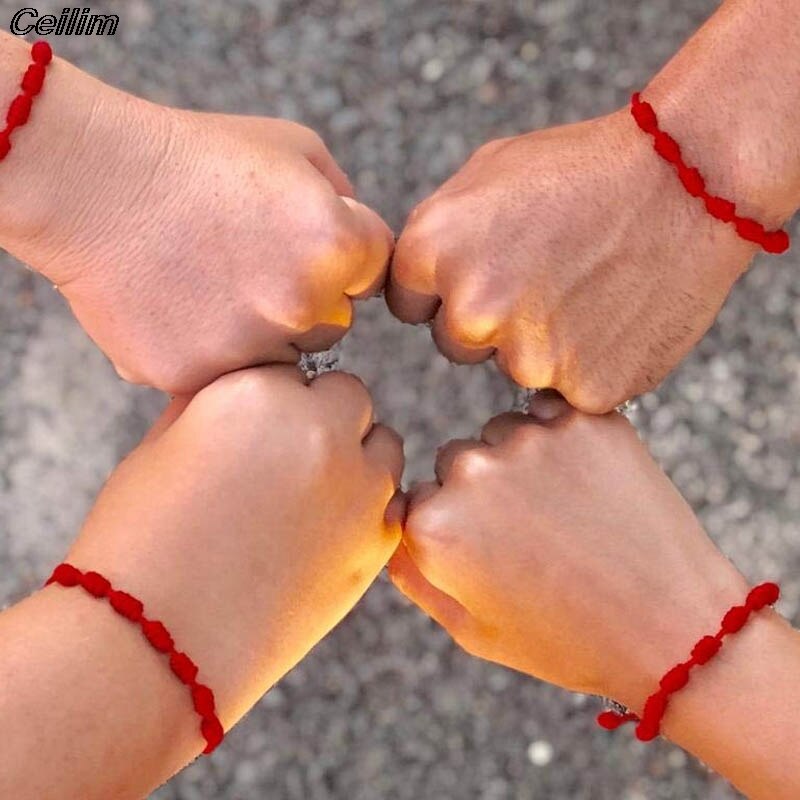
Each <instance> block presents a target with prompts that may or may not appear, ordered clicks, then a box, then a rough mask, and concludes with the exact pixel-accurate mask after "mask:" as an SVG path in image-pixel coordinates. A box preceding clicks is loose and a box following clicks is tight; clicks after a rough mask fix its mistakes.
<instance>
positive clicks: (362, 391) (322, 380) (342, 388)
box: [311, 372, 372, 408]
mask: <svg viewBox="0 0 800 800" xmlns="http://www.w3.org/2000/svg"><path fill="white" fill-rule="evenodd" d="M311 386H312V387H314V388H316V389H318V390H319V389H325V390H326V391H331V392H335V393H339V394H345V395H347V396H348V397H350V398H353V399H355V400H358V401H361V402H363V403H365V404H367V405H368V406H369V407H370V408H371V407H372V397H371V395H370V393H369V389H367V387H366V384H365V383H364V381H362V380H361V378H359V377H358V376H357V375H353V374H352V373H351V372H326V373H325V374H324V375H320V376H319V377H318V378H315V379H314V380H313V381H312V382H311Z"/></svg>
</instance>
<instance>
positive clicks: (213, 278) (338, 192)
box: [0, 48, 393, 394]
mask: <svg viewBox="0 0 800 800" xmlns="http://www.w3.org/2000/svg"><path fill="white" fill-rule="evenodd" d="M23 49H24V48H23ZM23 57H24V54H23ZM20 69H24V67H22V66H20ZM11 74H16V73H11ZM65 98H69V106H70V108H69V109H68V110H67V109H65V108H64V106H63V104H64V102H65ZM35 123H36V124H35V125H34V124H33V121H32V123H31V124H30V125H29V126H28V128H26V130H25V132H24V133H25V136H22V135H20V136H19V137H17V140H16V142H15V147H14V151H13V152H12V156H10V157H9V158H8V159H7V160H6V162H4V165H3V166H4V168H6V167H7V168H8V169H7V170H6V178H5V181H4V182H5V183H6V186H5V192H6V194H9V193H11V194H10V196H9V197H8V198H7V199H8V207H9V209H10V213H9V214H8V215H5V219H4V221H3V222H2V223H0V237H2V238H0V241H2V243H3V246H4V247H5V248H6V249H8V250H9V251H10V252H12V253H13V254H14V255H15V256H17V257H18V258H20V259H22V260H23V261H25V262H27V263H29V264H30V265H31V266H32V267H33V268H34V269H35V270H37V271H39V272H42V273H44V274H45V275H46V276H47V277H48V278H49V279H50V280H51V281H52V282H53V283H55V284H57V285H58V286H59V288H60V290H61V292H62V293H63V295H64V296H65V297H66V298H67V300H68V301H69V303H70V305H71V306H72V308H73V310H74V312H75V314H76V316H77V318H78V320H79V321H80V322H81V324H82V325H83V326H84V328H85V329H86V331H87V333H88V334H89V335H90V336H91V337H92V338H93V339H94V340H95V341H96V342H97V344H98V345H99V346H100V347H101V348H102V349H103V350H104V351H105V353H106V354H107V355H108V356H109V358H110V359H111V360H112V362H113V363H114V365H115V366H116V368H117V370H118V372H119V373H120V374H121V375H122V376H123V377H125V378H127V379H129V380H132V381H134V382H136V383H145V384H149V385H152V386H155V387H157V388H160V389H163V390H165V391H168V392H170V393H173V394H182V393H192V392H194V391H196V390H198V389H200V388H202V387H203V386H205V385H207V384H208V383H210V382H211V381H212V380H213V379H214V378H216V377H218V376H220V375H222V374H223V373H226V372H230V371H232V370H236V369H239V368H242V367H247V366H252V365H258V364H265V363H270V362H296V361H297V358H298V350H321V349H326V348H328V347H329V346H331V345H332V344H333V343H334V342H335V341H336V340H337V339H338V338H340V337H341V336H342V335H343V334H344V332H346V330H347V329H348V327H349V326H350V323H351V320H352V302H351V301H352V299H353V298H357V297H362V296H366V295H369V294H373V293H375V292H377V291H379V290H380V289H381V288H382V284H383V276H384V272H385V268H386V264H387V261H388V259H389V255H390V252H391V249H392V246H393V236H392V234H391V232H390V230H389V229H388V227H387V226H386V224H385V223H384V222H383V221H382V220H381V219H380V218H379V217H378V215H377V214H375V213H374V212H373V211H371V210H369V209H367V208H366V207H365V206H363V205H361V204H360V203H358V202H356V201H355V200H354V199H353V197H352V188H351V186H350V184H349V182H348V180H347V178H346V177H345V175H344V174H343V173H342V171H341V170H340V169H339V167H338V166H337V165H336V163H335V162H334V160H333V158H332V156H331V155H330V153H329V152H328V150H327V149H326V148H325V145H324V144H323V143H322V141H321V140H320V138H319V137H318V136H317V135H316V134H315V133H313V132H312V131H310V130H308V129H307V128H304V127H302V126H300V125H297V124H295V123H293V122H287V121H284V120H277V119H261V118H255V117H236V116H224V115H218V114H203V113H196V112H190V111H179V110H176V109H171V108H164V107H160V106H155V105H153V104H150V103H147V102H144V101H142V100H139V99H137V98H133V97H131V96H129V95H125V94H123V93H121V92H118V91H116V90H115V89H112V88H111V87H108V86H105V85H104V84H101V83H99V82H98V81H95V80H93V79H92V78H90V77H89V76H87V75H85V74H83V73H81V72H79V71H78V70H76V69H74V68H73V67H71V66H70V65H68V64H66V63H65V62H63V61H61V60H59V59H56V61H55V62H54V63H53V65H52V66H51V68H50V72H49V74H48V78H47V86H46V90H45V92H44V93H43V94H42V96H41V98H39V99H38V100H37V105H36V118H35ZM48 131H49V132H50V135H49V137H48V136H47V133H48ZM56 131H57V132H58V135H57V136H56V135H55V132H56ZM42 164H47V168H46V169H45V168H44V167H42V166H41V165H42ZM2 199H5V198H0V200H2ZM4 207H5V204H4Z"/></svg>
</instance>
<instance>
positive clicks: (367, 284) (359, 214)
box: [342, 197, 394, 299]
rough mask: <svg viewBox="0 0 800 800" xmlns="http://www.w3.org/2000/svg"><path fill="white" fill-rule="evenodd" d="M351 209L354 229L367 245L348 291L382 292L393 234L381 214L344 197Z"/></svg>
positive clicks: (366, 294)
mask: <svg viewBox="0 0 800 800" xmlns="http://www.w3.org/2000/svg"><path fill="white" fill-rule="evenodd" d="M342 201H343V202H344V203H345V205H346V206H347V207H348V208H349V209H350V213H351V214H352V217H353V223H354V226H355V229H356V231H357V233H358V235H359V238H360V239H361V241H362V242H363V244H364V254H365V255H364V259H363V261H362V262H361V264H358V265H356V270H355V273H354V274H353V275H352V277H351V279H350V284H349V285H348V287H347V288H346V289H345V292H346V293H347V294H348V295H349V296H350V297H354V298H359V299H360V298H364V297H372V296H373V295H376V294H379V293H380V292H381V290H382V289H383V285H384V283H385V282H386V270H387V268H388V266H389V259H390V258H391V255H392V251H393V250H394V234H393V233H392V229H391V228H390V227H389V226H388V225H387V224H386V223H385V222H384V221H383V219H382V218H381V216H380V215H379V214H378V213H377V212H376V211H373V210H372V209H371V208H369V207H368V206H365V205H364V204H363V203H359V202H358V200H354V199H353V198H352V197H342Z"/></svg>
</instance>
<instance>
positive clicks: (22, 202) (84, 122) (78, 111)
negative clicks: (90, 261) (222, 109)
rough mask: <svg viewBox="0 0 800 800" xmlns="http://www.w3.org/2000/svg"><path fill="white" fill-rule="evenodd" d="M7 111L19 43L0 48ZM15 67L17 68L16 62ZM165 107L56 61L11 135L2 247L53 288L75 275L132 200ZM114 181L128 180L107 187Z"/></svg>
mask: <svg viewBox="0 0 800 800" xmlns="http://www.w3.org/2000/svg"><path fill="white" fill-rule="evenodd" d="M4 54H5V57H6V59H7V63H8V70H7V72H6V74H7V75H9V76H12V77H10V78H9V79H8V80H7V81H6V82H5V83H4V84H3V87H2V92H0V94H2V96H1V97H0V102H3V104H4V105H3V108H4V109H5V108H7V107H8V103H10V100H11V98H12V97H13V94H14V92H15V91H16V89H15V87H17V86H18V83H19V80H20V79H21V78H22V75H23V74H24V71H25V68H26V65H27V63H28V62H29V58H30V47H29V46H27V45H26V44H24V43H22V42H14V43H13V46H11V47H9V48H8V49H6V50H4ZM12 62H13V63H12ZM167 111H168V110H167V109H163V108H161V107H159V106H156V105H154V104H151V103H148V102H146V101H144V100H141V99H139V98H136V97H133V96H131V95H128V94H126V93H124V92H121V91H118V90H116V89H114V88H113V87H110V86H108V85H106V84H104V83H102V82H101V81H99V80H97V79H95V78H93V77H92V76H90V75H88V74H86V73H84V72H82V71H81V70H79V69H77V68H76V67H74V66H72V65H71V64H69V63H68V62H66V61H64V60H63V59H60V58H58V57H57V55H56V57H54V59H53V61H52V63H51V64H50V66H49V67H48V73H47V78H46V81H45V86H44V89H43V90H42V92H41V94H40V95H39V96H38V97H37V98H36V102H35V104H34V108H33V111H32V113H31V118H30V121H29V122H28V124H27V125H26V126H25V127H24V128H22V129H20V130H19V131H17V132H15V135H14V139H13V147H12V150H11V152H10V153H9V155H8V157H7V158H6V159H5V160H4V161H3V164H2V166H1V167H0V169H2V176H3V180H2V181H0V208H2V209H3V214H2V215H0V245H1V246H2V247H3V248H4V249H6V250H8V251H9V252H10V253H12V254H13V255H14V256H16V257H17V258H19V259H20V260H22V261H24V262H26V263H28V264H29V266H31V267H32V268H33V269H34V270H36V271H39V272H42V273H43V274H45V275H46V276H47V277H48V279H50V280H51V281H53V282H54V283H57V284H64V283H67V282H69V281H71V280H72V279H74V278H75V277H77V272H78V271H79V266H78V264H79V262H81V261H83V260H85V258H86V253H87V251H90V250H91V248H92V246H93V240H94V241H95V242H96V241H97V240H98V237H101V236H102V235H103V232H104V229H107V230H109V231H110V229H111V227H112V225H113V221H112V220H111V217H112V215H113V213H114V211H116V210H119V209H120V208H121V207H122V206H123V205H124V203H125V202H126V200H127V198H128V197H131V196H135V195H136V194H137V192H138V190H139V187H140V186H141V183H142V181H143V179H145V178H146V177H147V176H150V170H148V169H143V168H142V163H146V164H149V163H152V159H151V161H149V162H148V161H146V160H145V159H147V157H148V156H152V154H151V153H150V152H149V151H151V150H152V149H153V144H154V143H156V146H157V142H158V140H159V139H162V138H163V135H164V134H163V132H164V131H167V130H168V129H169V125H168V118H169V114H167V113H166V112H167ZM110 175H114V176H116V175H127V178H126V179H124V180H123V181H119V180H114V181H110V180H109V176H110Z"/></svg>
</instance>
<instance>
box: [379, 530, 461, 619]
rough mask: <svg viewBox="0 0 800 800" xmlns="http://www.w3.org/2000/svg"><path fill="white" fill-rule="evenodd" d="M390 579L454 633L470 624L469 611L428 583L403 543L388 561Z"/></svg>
mask: <svg viewBox="0 0 800 800" xmlns="http://www.w3.org/2000/svg"><path fill="white" fill-rule="evenodd" d="M389 578H390V579H391V581H392V583H393V584H394V585H395V586H396V587H397V589H398V590H399V591H400V592H401V593H402V594H404V595H405V596H406V597H407V598H408V599H409V600H411V602H412V603H416V605H418V606H419V607H420V608H421V609H422V610H423V611H424V612H425V613H426V614H427V615H428V616H429V617H432V618H433V619H434V620H436V622H438V623H439V624H440V625H441V626H442V627H443V628H445V629H446V630H448V631H450V632H451V633H454V632H455V631H458V632H459V635H461V633H462V632H463V629H464V627H465V626H466V625H467V624H468V623H469V621H470V616H469V612H468V611H467V610H466V609H465V608H464V606H462V605H461V604H460V603H459V602H458V601H457V600H454V599H453V598H452V597H450V596H449V595H447V594H445V593H444V592H443V591H441V589H437V588H436V587H435V586H434V585H433V584H432V583H430V582H429V581H428V579H427V578H426V577H425V576H424V575H423V574H422V572H421V571H420V569H419V568H418V567H417V565H416V564H415V563H414V561H413V559H412V558H411V556H410V554H409V552H408V550H407V549H406V546H405V545H404V544H402V543H401V544H400V546H399V547H398V548H397V550H396V551H395V554H394V555H393V556H392V558H391V560H390V561H389Z"/></svg>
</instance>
